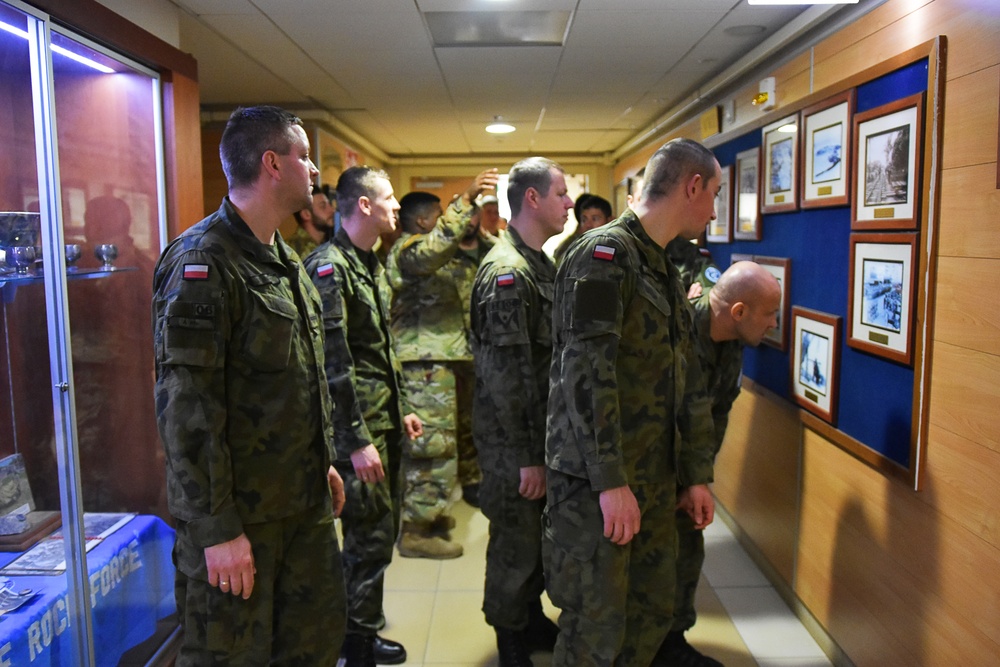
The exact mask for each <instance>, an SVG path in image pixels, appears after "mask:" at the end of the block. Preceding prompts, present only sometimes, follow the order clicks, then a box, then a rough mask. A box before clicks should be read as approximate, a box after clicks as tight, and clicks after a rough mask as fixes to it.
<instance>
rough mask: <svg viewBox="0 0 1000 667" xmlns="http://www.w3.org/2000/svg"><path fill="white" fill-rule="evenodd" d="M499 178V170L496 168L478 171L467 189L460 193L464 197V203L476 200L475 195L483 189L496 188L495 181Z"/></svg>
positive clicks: (479, 193)
mask: <svg viewBox="0 0 1000 667" xmlns="http://www.w3.org/2000/svg"><path fill="white" fill-rule="evenodd" d="M499 180H500V170H499V169H497V168H495V167H494V168H493V169H487V170H486V171H483V172H480V173H479V174H478V175H477V176H476V179H475V180H474V181H472V185H470V186H469V189H468V190H466V191H465V192H463V193H462V198H463V199H465V203H466V204H471V203H472V202H474V201H476V197H478V196H479V195H481V194H482V193H483V191H484V190H496V187H497V182H498V181H499Z"/></svg>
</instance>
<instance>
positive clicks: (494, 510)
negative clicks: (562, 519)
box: [479, 472, 545, 630]
mask: <svg viewBox="0 0 1000 667" xmlns="http://www.w3.org/2000/svg"><path fill="white" fill-rule="evenodd" d="M518 486H519V483H518V482H517V481H514V480H512V479H507V478H504V477H501V476H500V475H494V474H491V473H489V472H484V473H483V482H482V486H481V487H480V489H479V502H480V504H481V508H482V511H483V514H484V515H486V518H488V519H489V520H490V539H489V543H488V544H487V546H486V587H485V595H484V596H483V614H485V616H486V622H487V623H489V624H490V625H492V626H499V627H503V628H513V629H515V630H520V629H522V628H524V627H525V626H526V625H527V624H528V606H529V605H530V604H531V603H532V602H538V599H539V598H540V597H541V595H542V591H543V590H545V579H544V577H543V576H542V510H543V509H544V507H545V500H544V499H540V500H528V499H526V498H524V497H522V496H521V494H520V493H518V491H517V489H518Z"/></svg>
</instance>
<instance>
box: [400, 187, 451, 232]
mask: <svg viewBox="0 0 1000 667" xmlns="http://www.w3.org/2000/svg"><path fill="white" fill-rule="evenodd" d="M440 203H441V198H440V197H438V196H437V195H435V194H432V193H430V192H420V191H419V190H418V191H417V192H410V193H409V194H407V195H406V196H404V197H403V198H402V199H400V200H399V225H400V227H402V228H403V231H404V232H410V233H415V232H418V231H420V229H419V228H418V227H417V218H419V217H420V216H426V215H429V214H430V213H431V211H433V210H434V208H435V207H436V206H438V205H439V204H440Z"/></svg>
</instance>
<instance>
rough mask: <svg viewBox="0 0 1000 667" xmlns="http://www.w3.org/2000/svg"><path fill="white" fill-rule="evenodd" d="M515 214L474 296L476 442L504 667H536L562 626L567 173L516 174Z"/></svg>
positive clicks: (526, 164) (489, 581) (529, 169)
mask: <svg viewBox="0 0 1000 667" xmlns="http://www.w3.org/2000/svg"><path fill="white" fill-rule="evenodd" d="M508 183H509V186H508V190H507V192H508V194H509V195H510V196H512V197H513V196H516V195H518V194H519V195H520V197H521V199H520V201H518V202H516V203H515V202H513V201H512V202H511V211H516V213H514V214H513V216H512V217H511V219H510V222H509V223H508V225H507V233H506V234H504V236H502V237H501V238H500V241H499V242H498V243H497V245H496V246H495V247H494V248H493V249H492V250H491V251H490V252H489V254H488V255H486V259H484V260H483V263H482V264H481V265H480V267H479V271H478V272H477V274H476V281H475V284H474V285H473V288H472V311H471V313H472V352H473V355H474V357H475V361H476V390H475V401H474V404H473V406H474V407H473V436H474V438H475V441H476V449H477V450H478V451H479V465H480V467H481V468H482V471H483V482H482V486H481V487H480V494H479V499H480V502H481V504H482V510H483V514H485V515H486V517H487V518H488V519H489V520H490V537H489V544H488V545H487V549H486V586H485V594H484V596H483V613H484V614H485V615H486V622H487V623H489V624H490V625H492V626H493V628H494V630H496V634H497V650H498V652H499V654H500V667H519V666H522V665H530V651H531V650H532V649H535V650H538V649H541V650H548V651H551V650H552V648H553V647H554V646H555V638H556V633H557V632H558V630H557V628H556V626H555V624H554V623H552V621H550V620H549V619H548V618H546V617H545V615H544V614H543V613H542V603H541V600H540V596H541V594H542V592H543V591H544V590H545V582H544V579H543V576H542V526H541V516H542V509H543V508H544V506H545V500H544V498H545V403H546V401H547V399H548V393H549V367H550V365H551V362H552V283H553V281H554V280H555V274H556V269H555V265H553V263H552V261H551V260H550V259H549V258H548V257H547V256H546V255H545V253H543V252H542V244H543V243H545V241H546V240H547V239H549V238H551V237H552V236H554V235H556V234H558V233H559V232H560V231H562V228H563V225H565V224H566V219H567V216H568V210H569V209H570V208H571V207H572V205H573V202H572V200H571V199H570V198H569V196H567V194H566V178H565V175H564V173H563V169H562V167H560V166H559V165H558V164H556V163H555V162H553V161H551V160H548V159H545V158H539V157H536V158H529V159H527V160H522V161H520V162H518V163H517V164H515V165H514V166H513V167H512V168H511V170H510V175H509V180H508Z"/></svg>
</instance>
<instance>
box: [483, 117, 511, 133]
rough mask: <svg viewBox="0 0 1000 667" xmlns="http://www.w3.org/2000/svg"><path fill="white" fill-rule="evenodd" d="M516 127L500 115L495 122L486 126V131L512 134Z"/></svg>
mask: <svg viewBox="0 0 1000 667" xmlns="http://www.w3.org/2000/svg"><path fill="white" fill-rule="evenodd" d="M516 129H517V128H516V127H514V126H513V125H511V124H510V123H505V122H504V121H503V119H501V118H500V116H496V117H495V118H494V119H493V122H492V123H490V124H489V125H487V126H486V131H487V132H489V133H490V134H510V133H511V132H513V131H514V130H516Z"/></svg>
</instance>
